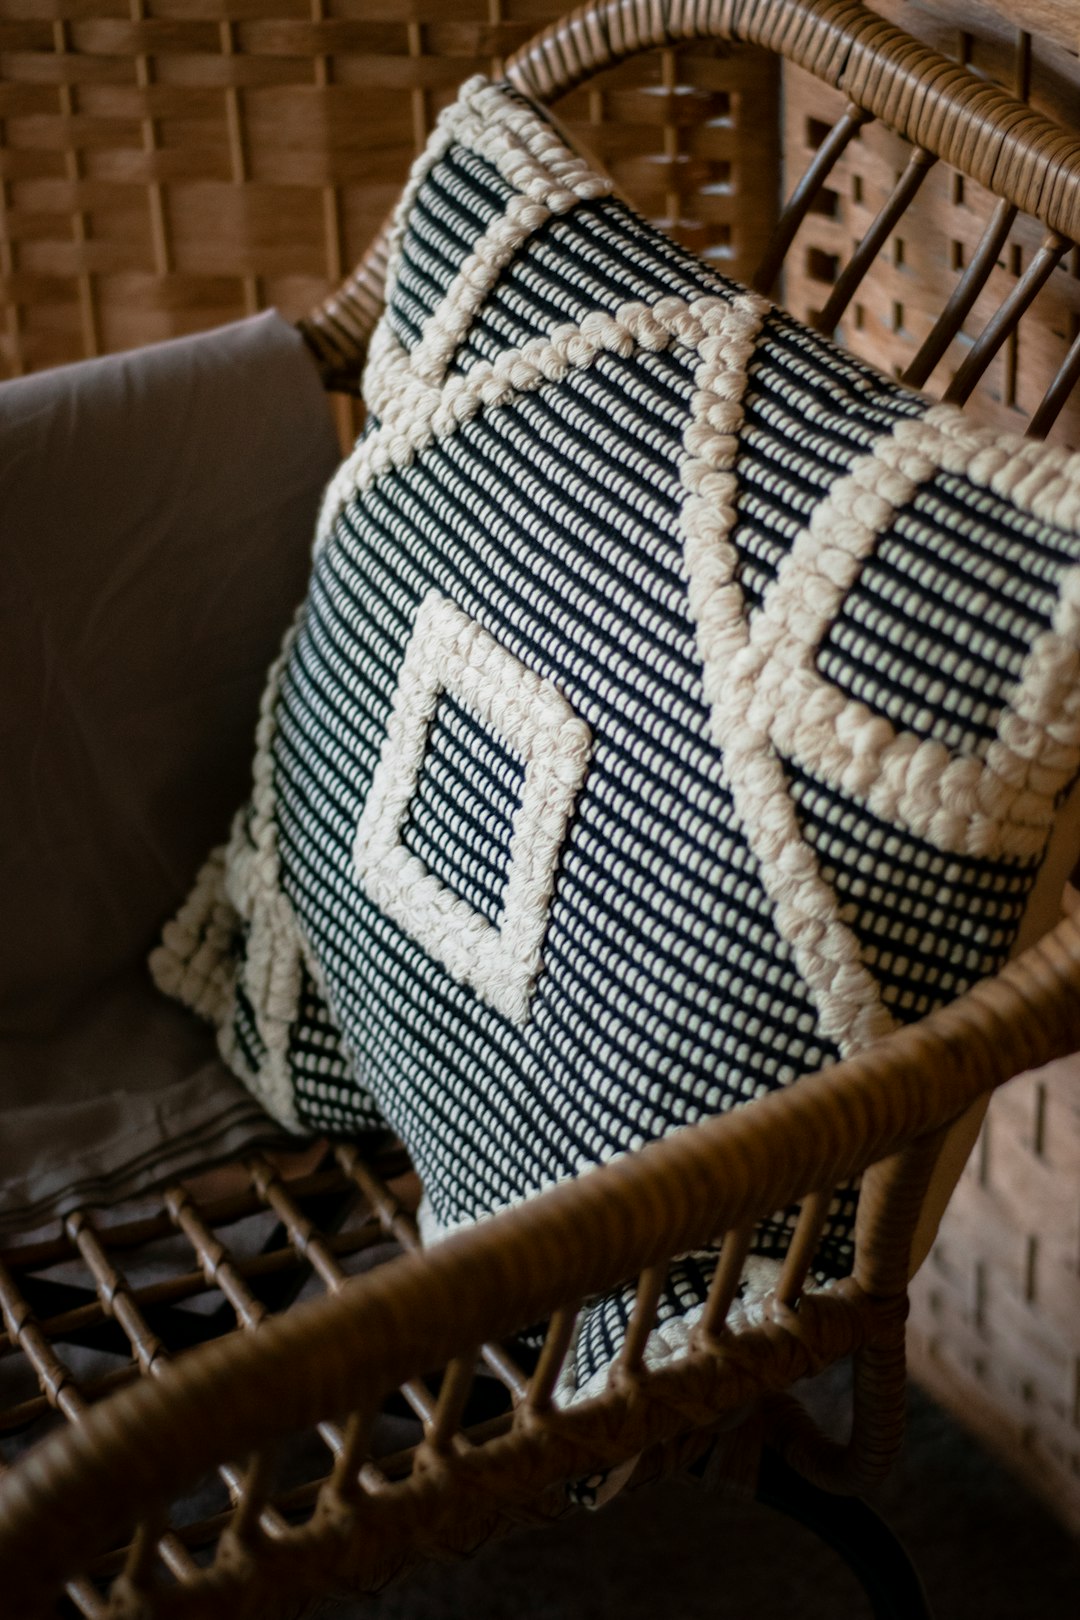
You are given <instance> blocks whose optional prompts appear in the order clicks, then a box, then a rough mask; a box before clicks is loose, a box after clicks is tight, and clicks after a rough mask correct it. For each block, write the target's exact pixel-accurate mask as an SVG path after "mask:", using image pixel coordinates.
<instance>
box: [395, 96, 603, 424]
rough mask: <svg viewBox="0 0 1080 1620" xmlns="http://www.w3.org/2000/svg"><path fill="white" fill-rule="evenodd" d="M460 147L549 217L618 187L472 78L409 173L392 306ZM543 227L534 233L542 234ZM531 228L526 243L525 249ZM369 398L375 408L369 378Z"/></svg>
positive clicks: (398, 221)
mask: <svg viewBox="0 0 1080 1620" xmlns="http://www.w3.org/2000/svg"><path fill="white" fill-rule="evenodd" d="M452 146H463V147H466V148H467V149H468V150H469V151H472V152H474V153H475V154H476V155H477V157H482V158H485V159H486V160H487V161H488V162H489V163H491V164H492V165H493V167H494V168H496V169H497V170H498V172H499V173H500V174H501V175H502V177H503V179H504V180H506V181H507V182H508V184H510V185H511V186H513V187H514V189H515V190H516V191H518V192H519V193H520V194H521V198H522V200H523V201H524V200H529V201H531V202H533V203H539V204H541V205H542V206H543V207H544V209H545V210H546V214H545V218H546V217H547V215H548V214H562V213H566V212H567V211H568V210H569V209H571V208H573V207H574V205H575V203H578V202H580V201H581V200H582V199H583V198H586V197H605V196H607V195H608V194H609V193H610V192H611V191H612V190H613V185H612V182H611V181H610V180H609V179H607V178H606V177H605V176H604V175H600V174H597V173H596V171H595V169H593V168H592V166H591V165H590V164H589V163H588V162H587V161H586V160H585V159H584V158H583V157H581V156H580V155H579V154H578V153H577V152H574V151H572V150H571V149H570V148H569V147H568V146H567V145H566V143H565V142H564V141H563V140H562V139H561V138H560V137H559V135H558V134H557V133H556V132H555V130H554V129H553V128H552V127H551V125H550V124H547V123H545V121H544V120H543V119H542V118H540V117H538V116H537V114H536V113H535V112H534V111H533V110H532V109H531V108H529V107H526V106H523V105H521V104H520V103H518V102H517V101H515V100H513V99H512V98H511V97H510V96H508V95H507V93H506V91H505V90H504V89H502V88H500V87H499V86H498V85H495V84H492V83H491V82H490V80H488V79H486V78H485V77H484V76H483V74H476V75H475V76H474V77H473V78H471V79H467V80H466V81H465V83H464V84H463V85H462V87H461V89H460V91H459V92H458V98H457V100H456V101H455V102H454V103H453V105H452V106H450V107H447V108H446V109H445V110H444V111H443V112H442V113H441V114H440V115H439V120H438V122H437V124H436V126H435V129H434V132H433V133H432V135H431V138H430V140H429V141H428V144H427V146H426V147H425V148H424V150H423V152H422V153H421V154H420V156H419V157H418V158H417V159H416V161H415V163H414V164H413V166H412V169H411V170H410V172H409V178H408V180H407V181H406V183H405V188H404V190H403V191H402V194H401V197H400V199H399V201H398V205H397V207H396V209H395V210H394V219H393V223H392V225H391V227H390V235H389V238H388V254H387V270H386V295H385V296H386V302H387V304H389V303H390V301H391V298H392V296H393V291H394V288H395V286H396V284H397V277H398V271H399V269H400V267H401V248H402V243H403V241H404V238H405V232H406V229H407V227H408V221H409V215H410V214H411V212H412V209H413V206H414V204H415V202H416V198H417V195H418V193H419V191H420V188H421V187H422V186H423V184H424V181H425V180H426V179H427V177H428V175H429V174H430V173H431V171H432V169H434V168H435V166H436V164H437V163H439V162H440V161H441V159H442V158H444V157H445V156H446V153H447V152H448V151H449V150H450V148H451V147H452ZM535 228H536V227H535V226H531V227H529V229H535ZM528 234H529V232H528V230H526V231H525V232H524V234H523V235H522V236H520V237H519V238H518V242H517V244H515V246H517V245H520V243H521V242H522V241H524V240H525V236H527V235H528ZM364 397H365V398H366V399H368V403H369V404H370V403H371V400H370V397H369V396H368V393H367V379H366V378H365V386H364Z"/></svg>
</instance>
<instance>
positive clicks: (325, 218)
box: [0, 0, 779, 376]
mask: <svg viewBox="0 0 1080 1620" xmlns="http://www.w3.org/2000/svg"><path fill="white" fill-rule="evenodd" d="M560 9H561V8H560V7H559V6H558V5H557V4H555V3H553V0H457V3H454V4H447V0H378V3H377V4H372V0H59V3H55V4H54V3H51V0H0V148H2V152H0V277H2V287H0V375H9V376H10V375H18V374H20V373H21V372H23V371H27V370H37V369H39V368H41V367H43V366H49V365H56V364H59V363H61V362H64V361H70V360H78V359H82V358H84V357H86V356H90V355H95V354H99V353H103V352H106V351H109V350H114V349H121V348H130V347H134V346H136V345H138V344H142V343H148V342H153V341H156V340H159V339H162V338H168V337H174V336H177V335H180V334H182V333H186V332H191V331H196V330H200V329H202V328H205V327H208V326H212V325H214V324H217V323H221V322H225V321H229V320H235V319H238V318H240V317H242V316H243V315H245V314H251V313H253V312H254V311H256V310H257V309H261V308H264V307H266V306H267V305H277V307H278V308H279V309H280V310H281V311H282V313H283V314H284V315H286V316H287V317H290V318H295V317H299V316H300V315H302V314H303V313H304V312H305V311H306V310H307V309H308V308H309V307H310V306H311V305H312V304H314V303H316V302H317V301H318V300H319V299H321V298H323V297H324V296H325V295H326V294H327V293H329V292H330V291H331V289H332V288H333V287H335V286H336V285H337V284H338V283H339V282H340V280H341V278H342V276H343V275H344V274H345V272H346V271H347V270H348V269H349V267H350V266H351V265H352V264H353V263H354V262H355V261H356V260H357V259H359V257H360V255H361V254H362V252H363V251H364V249H365V248H366V247H367V245H368V243H369V242H370V241H371V239H372V237H373V236H374V235H375V233H376V231H377V229H378V227H379V225H380V224H381V223H382V221H383V219H384V218H385V216H386V214H387V213H388V211H389V210H390V208H391V207H392V205H393V203H394V201H395V200H396V198H397V195H398V193H399V192H400V189H401V184H402V181H403V179H404V176H405V174H406V173H407V171H408V167H409V164H410V162H411V160H412V158H413V156H414V154H415V153H416V152H418V151H420V150H421V149H422V148H423V146H424V145H425V143H426V139H427V136H428V134H429V132H430V130H431V128H432V125H433V123H434V120H435V119H436V117H437V115H438V113H439V111H440V109H441V108H442V107H443V106H445V105H446V104H447V103H448V102H450V101H452V100H453V98H454V95H455V92H456V90H457V87H458V85H459V84H460V83H461V82H462V80H463V79H465V78H466V77H468V76H469V75H470V74H472V73H476V72H485V73H489V74H498V73H500V72H501V68H502V62H503V60H504V58H505V57H506V56H507V55H509V54H510V53H511V52H513V51H514V50H515V49H517V48H518V47H519V46H520V45H522V44H523V43H524V42H525V40H526V39H527V38H529V37H530V36H531V35H532V34H533V33H535V32H536V30H537V29H538V28H540V27H541V26H542V25H543V24H545V23H547V22H550V21H552V20H553V19H554V18H556V17H557V16H558V15H559V14H560ZM675 64H676V57H675V53H674V52H671V51H666V52H654V53H652V54H651V55H650V56H649V57H647V58H644V59H640V60H636V61H633V62H629V63H626V64H624V65H623V66H622V67H620V68H619V69H617V70H614V71H613V72H611V73H609V74H607V75H605V76H604V78H603V80H601V81H598V82H596V83H594V84H593V85H591V86H590V87H589V88H588V89H586V90H582V91H580V92H579V93H577V94H576V95H575V96H573V97H572V98H570V99H569V100H568V101H567V102H566V103H565V104H564V106H563V108H562V109H560V110H561V112H562V114H563V116H564V118H565V119H566V120H567V122H568V124H569V126H570V128H571V130H572V132H573V133H574V134H575V135H576V136H578V137H579V138H582V137H583V138H584V139H585V141H586V142H587V144H589V145H590V146H591V147H592V149H593V150H594V151H595V152H596V153H597V155H598V156H599V157H600V158H601V160H602V161H604V162H606V163H607V164H608V165H609V166H610V168H611V170H612V173H613V175H614V178H615V179H616V181H617V182H618V184H619V185H620V186H621V187H622V188H623V189H624V190H626V191H627V192H628V193H630V194H631V195H632V196H633V197H634V199H635V201H636V202H637V204H638V205H639V206H640V207H641V208H642V209H643V210H644V211H645V212H646V213H647V214H649V215H650V216H651V217H653V218H655V219H657V220H658V221H660V222H661V223H662V224H666V225H668V226H669V227H674V228H675V230H676V233H677V234H679V235H680V236H681V237H682V238H683V240H684V241H686V242H687V244H688V245H689V246H691V247H692V248H694V249H695V250H696V251H697V252H699V253H701V254H703V255H704V256H705V257H706V258H710V257H714V256H715V257H718V258H719V259H721V260H722V261H723V264H724V267H725V268H728V269H730V270H731V272H732V273H733V274H734V275H736V276H739V275H740V274H742V275H747V274H749V270H750V267H751V264H752V262H753V261H754V259H755V256H756V255H759V254H760V250H761V246H762V243H763V240H764V237H765V235H766V234H767V232H768V229H769V226H770V224H771V222H772V221H771V211H770V209H768V208H766V209H765V210H762V209H761V207H760V204H761V200H762V195H763V194H764V195H767V196H770V197H771V196H772V195H773V191H774V189H775V188H771V187H769V188H761V187H760V184H759V177H760V174H761V173H762V172H764V173H766V174H768V175H775V174H776V169H777V154H778V142H779V134H778V130H777V127H776V120H775V115H774V111H773V107H774V97H773V95H772V94H771V90H772V87H773V85H774V83H775V79H776V74H777V65H776V62H775V60H774V59H772V58H769V57H767V56H764V55H762V54H759V53H755V52H746V51H744V50H735V51H725V50H720V49H717V48H716V47H713V46H711V45H702V46H699V47H696V48H695V49H693V50H691V51H687V52H684V53H682V56H681V59H680V60H679V66H678V73H677V74H676V66H675ZM748 197H752V198H753V201H754V206H753V207H752V208H751V207H749V206H747V202H746V199H747V198H748Z"/></svg>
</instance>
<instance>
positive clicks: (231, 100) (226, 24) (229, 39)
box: [218, 17, 259, 315]
mask: <svg viewBox="0 0 1080 1620" xmlns="http://www.w3.org/2000/svg"><path fill="white" fill-rule="evenodd" d="M235 26H236V25H235V23H233V21H232V20H231V18H228V17H222V18H221V20H220V21H219V23H218V41H219V44H220V48H221V54H222V56H223V57H224V58H225V70H226V73H227V74H228V75H229V76H228V77H227V78H226V81H225V127H226V130H227V131H228V138H229V166H230V168H231V169H232V179H233V184H234V185H235V186H243V185H245V184H246V182H247V180H248V161H247V152H246V150H245V147H244V124H243V117H242V114H241V108H240V90H239V87H238V85H237V83H236V78H235V75H234V74H233V73H232V69H233V65H234V58H235V56H236V35H235ZM245 247H246V244H245ZM240 282H241V286H242V287H243V289H244V309H245V311H246V313H247V314H248V315H254V314H255V313H256V311H257V310H258V308H259V281H258V277H257V276H253V275H251V274H250V273H248V274H246V275H243V276H241V278H240Z"/></svg>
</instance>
